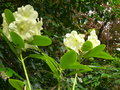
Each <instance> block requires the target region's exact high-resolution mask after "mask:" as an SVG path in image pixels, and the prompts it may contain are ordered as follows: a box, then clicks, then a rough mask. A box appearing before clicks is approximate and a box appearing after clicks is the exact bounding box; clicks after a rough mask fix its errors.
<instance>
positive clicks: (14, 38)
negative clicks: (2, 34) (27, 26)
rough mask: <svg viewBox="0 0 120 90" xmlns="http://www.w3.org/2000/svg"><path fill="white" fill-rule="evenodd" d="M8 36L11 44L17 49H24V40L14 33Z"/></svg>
mask: <svg viewBox="0 0 120 90" xmlns="http://www.w3.org/2000/svg"><path fill="white" fill-rule="evenodd" d="M10 36H11V39H12V41H13V43H14V44H15V45H16V46H17V47H19V48H24V47H25V44H24V40H23V39H22V38H21V37H20V36H19V35H18V34H17V33H15V32H10Z"/></svg>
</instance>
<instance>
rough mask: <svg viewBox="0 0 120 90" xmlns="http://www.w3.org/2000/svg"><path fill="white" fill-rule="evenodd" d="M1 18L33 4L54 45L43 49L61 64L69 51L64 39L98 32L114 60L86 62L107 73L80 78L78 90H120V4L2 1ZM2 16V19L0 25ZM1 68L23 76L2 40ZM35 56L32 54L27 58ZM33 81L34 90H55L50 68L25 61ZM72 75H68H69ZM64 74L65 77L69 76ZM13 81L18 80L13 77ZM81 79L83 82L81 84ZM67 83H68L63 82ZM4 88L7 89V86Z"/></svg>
mask: <svg viewBox="0 0 120 90" xmlns="http://www.w3.org/2000/svg"><path fill="white" fill-rule="evenodd" d="M0 3H1V5H0V14H2V13H3V11H4V9H6V8H8V9H10V10H11V11H15V10H16V9H17V7H19V6H22V5H26V4H31V5H32V6H33V7H34V8H35V10H36V11H38V13H39V17H42V18H43V22H44V25H43V28H44V30H43V31H42V32H43V34H45V35H48V36H49V37H50V38H51V39H52V41H53V43H52V45H50V46H48V47H42V48H41V47H40V48H41V50H42V51H44V52H45V53H46V54H48V55H49V56H51V57H53V58H55V59H56V60H57V62H59V61H58V60H59V58H60V56H62V55H63V53H64V52H65V51H66V49H65V47H64V45H63V38H64V35H65V34H66V33H68V32H70V31H72V30H76V31H77V32H80V33H84V34H87V33H86V32H87V31H88V30H89V29H91V28H95V29H96V30H97V34H98V37H99V39H100V40H101V42H102V43H103V44H106V45H107V48H106V50H107V51H108V52H109V53H111V54H112V55H113V56H114V57H115V60H113V61H108V60H102V59H97V58H96V59H92V58H91V59H90V60H85V61H83V63H84V64H88V65H90V64H91V65H98V66H104V67H107V69H95V70H94V71H93V72H89V73H81V74H79V78H78V83H77V86H76V90H80V89H81V90H119V89H120V87H119V85H120V81H119V80H120V61H119V60H120V51H117V50H116V48H119V47H120V1H119V0H6V1H4V0H1V1H0ZM1 24H2V16H0V25H1ZM0 42H1V43H0V60H1V64H0V65H1V66H0V67H2V66H3V65H4V67H10V68H11V69H13V70H15V71H16V72H17V73H18V74H19V75H20V76H22V77H25V76H23V70H22V68H21V64H20V62H19V61H18V60H17V59H16V57H15V56H14V54H13V53H12V52H11V51H10V49H9V47H8V45H7V44H6V43H5V41H4V40H2V39H1V38H0ZM32 52H36V51H33V50H29V51H28V52H27V54H30V53H32ZM25 63H26V65H27V69H28V71H29V72H28V73H29V76H30V80H31V82H32V85H33V86H34V88H35V89H36V88H42V89H48V90H54V89H55V88H56V84H57V80H56V79H55V78H54V77H53V75H52V74H51V71H50V69H49V67H48V66H47V65H46V63H44V62H43V61H40V60H37V59H36V60H33V59H29V60H26V62H25ZM67 72H69V71H66V73H67ZM66 73H65V74H66ZM14 78H17V77H15V76H14ZM65 79H66V80H67V83H66V82H64V83H63V85H62V87H63V88H64V89H65V90H66V88H68V87H70V86H71V85H72V83H73V77H72V76H71V77H67V76H66V78H65ZM81 79H82V81H81ZM3 81H4V80H3V79H2V78H1V79H0V88H3V90H4V89H6V88H8V87H9V88H10V90H12V87H11V86H10V85H9V84H8V82H7V81H4V82H3ZM64 81H65V80H64ZM4 85H5V86H4ZM13 90H14V89H13Z"/></svg>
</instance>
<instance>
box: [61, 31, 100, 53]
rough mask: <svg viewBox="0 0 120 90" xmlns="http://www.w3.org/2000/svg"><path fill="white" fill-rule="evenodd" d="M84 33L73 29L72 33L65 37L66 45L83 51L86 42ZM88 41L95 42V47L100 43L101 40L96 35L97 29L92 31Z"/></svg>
mask: <svg viewBox="0 0 120 90" xmlns="http://www.w3.org/2000/svg"><path fill="white" fill-rule="evenodd" d="M84 37H85V35H84V34H78V33H77V32H76V31H72V32H71V33H67V34H66V35H65V38H64V41H63V42H64V45H65V46H66V47H68V48H70V49H72V50H74V51H75V52H77V53H78V54H79V52H82V50H81V48H82V45H83V44H84V43H85V39H84ZM88 41H90V42H91V43H92V44H93V48H94V47H96V46H98V45H100V41H99V40H98V37H97V35H96V32H95V29H93V30H92V31H91V32H90V35H89V36H88Z"/></svg>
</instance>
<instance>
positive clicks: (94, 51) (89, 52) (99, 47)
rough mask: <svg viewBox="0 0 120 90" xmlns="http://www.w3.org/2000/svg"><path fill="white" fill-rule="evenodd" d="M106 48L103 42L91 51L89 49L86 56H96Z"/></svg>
mask: <svg viewBox="0 0 120 90" xmlns="http://www.w3.org/2000/svg"><path fill="white" fill-rule="evenodd" d="M104 49H105V45H104V44H101V45H99V46H97V47H95V48H93V49H91V50H90V51H88V52H87V53H86V54H85V55H84V58H90V57H94V56H96V55H97V54H99V53H100V52H101V51H103V50H104Z"/></svg>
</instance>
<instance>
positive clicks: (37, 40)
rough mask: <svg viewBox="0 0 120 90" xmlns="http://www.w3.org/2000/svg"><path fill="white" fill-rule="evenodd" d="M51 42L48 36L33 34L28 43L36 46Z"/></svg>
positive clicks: (46, 44)
mask: <svg viewBox="0 0 120 90" xmlns="http://www.w3.org/2000/svg"><path fill="white" fill-rule="evenodd" d="M51 43H52V41H51V39H50V38H49V37H46V36H40V35H35V36H33V40H32V41H31V42H30V44H32V45H37V46H48V45H50V44H51Z"/></svg>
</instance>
